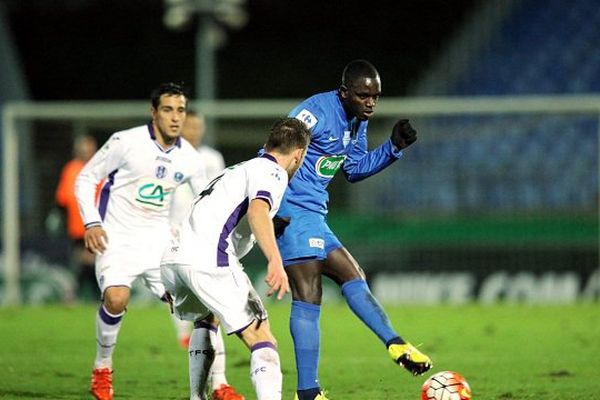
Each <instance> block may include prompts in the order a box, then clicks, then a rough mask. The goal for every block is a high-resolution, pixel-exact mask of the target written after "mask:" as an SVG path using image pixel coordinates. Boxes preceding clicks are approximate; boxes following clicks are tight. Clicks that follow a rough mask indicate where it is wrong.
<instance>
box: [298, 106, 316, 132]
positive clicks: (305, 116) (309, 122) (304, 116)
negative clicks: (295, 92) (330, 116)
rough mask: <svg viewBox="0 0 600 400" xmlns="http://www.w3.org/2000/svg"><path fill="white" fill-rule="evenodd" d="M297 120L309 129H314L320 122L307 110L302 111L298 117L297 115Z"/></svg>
mask: <svg viewBox="0 0 600 400" xmlns="http://www.w3.org/2000/svg"><path fill="white" fill-rule="evenodd" d="M296 119H299V120H300V121H302V122H304V124H305V125H306V127H307V128H308V129H310V128H312V127H313V126H315V125H316V124H317V122H319V120H318V119H317V117H315V116H314V115H313V113H311V112H310V111H308V110H307V109H306V108H304V109H302V111H300V112H299V113H298V115H296Z"/></svg>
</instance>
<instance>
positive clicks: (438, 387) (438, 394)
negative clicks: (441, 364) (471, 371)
mask: <svg viewBox="0 0 600 400" xmlns="http://www.w3.org/2000/svg"><path fill="white" fill-rule="evenodd" d="M470 399H471V388H470V387H469V384H468V383H467V381H466V380H465V378H463V377H462V375H461V374H459V373H457V372H453V371H443V372H438V373H437V374H434V375H431V376H430V377H429V379H427V380H426V381H425V383H424V384H423V388H422V389H421V400H470Z"/></svg>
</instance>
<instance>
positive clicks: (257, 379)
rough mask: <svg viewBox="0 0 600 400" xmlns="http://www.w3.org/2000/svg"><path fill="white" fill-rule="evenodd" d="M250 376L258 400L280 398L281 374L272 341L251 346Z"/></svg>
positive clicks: (276, 399) (279, 399)
mask: <svg viewBox="0 0 600 400" xmlns="http://www.w3.org/2000/svg"><path fill="white" fill-rule="evenodd" d="M250 378H251V379H252V384H253V385H254V390H256V398H257V399H258V400H281V387H282V380H283V376H282V374H281V365H280V363H279V353H277V348H276V347H275V345H274V344H273V343H270V342H260V343H257V344H255V345H254V346H252V355H251V357H250Z"/></svg>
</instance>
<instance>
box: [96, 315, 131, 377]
mask: <svg viewBox="0 0 600 400" xmlns="http://www.w3.org/2000/svg"><path fill="white" fill-rule="evenodd" d="M123 315H125V311H123V312H122V313H120V314H117V315H114V314H111V313H109V312H108V311H107V310H106V308H105V307H104V304H103V305H102V306H100V309H99V310H98V313H97V314H96V360H95V361H94V368H110V369H112V353H113V351H114V349H115V345H116V344H117V335H118V334H119V330H120V329H121V323H122V321H123Z"/></svg>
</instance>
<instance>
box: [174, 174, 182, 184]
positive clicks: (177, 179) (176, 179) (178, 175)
mask: <svg viewBox="0 0 600 400" xmlns="http://www.w3.org/2000/svg"><path fill="white" fill-rule="evenodd" d="M174 178H175V182H181V181H182V180H183V173H181V172H175V177H174Z"/></svg>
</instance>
